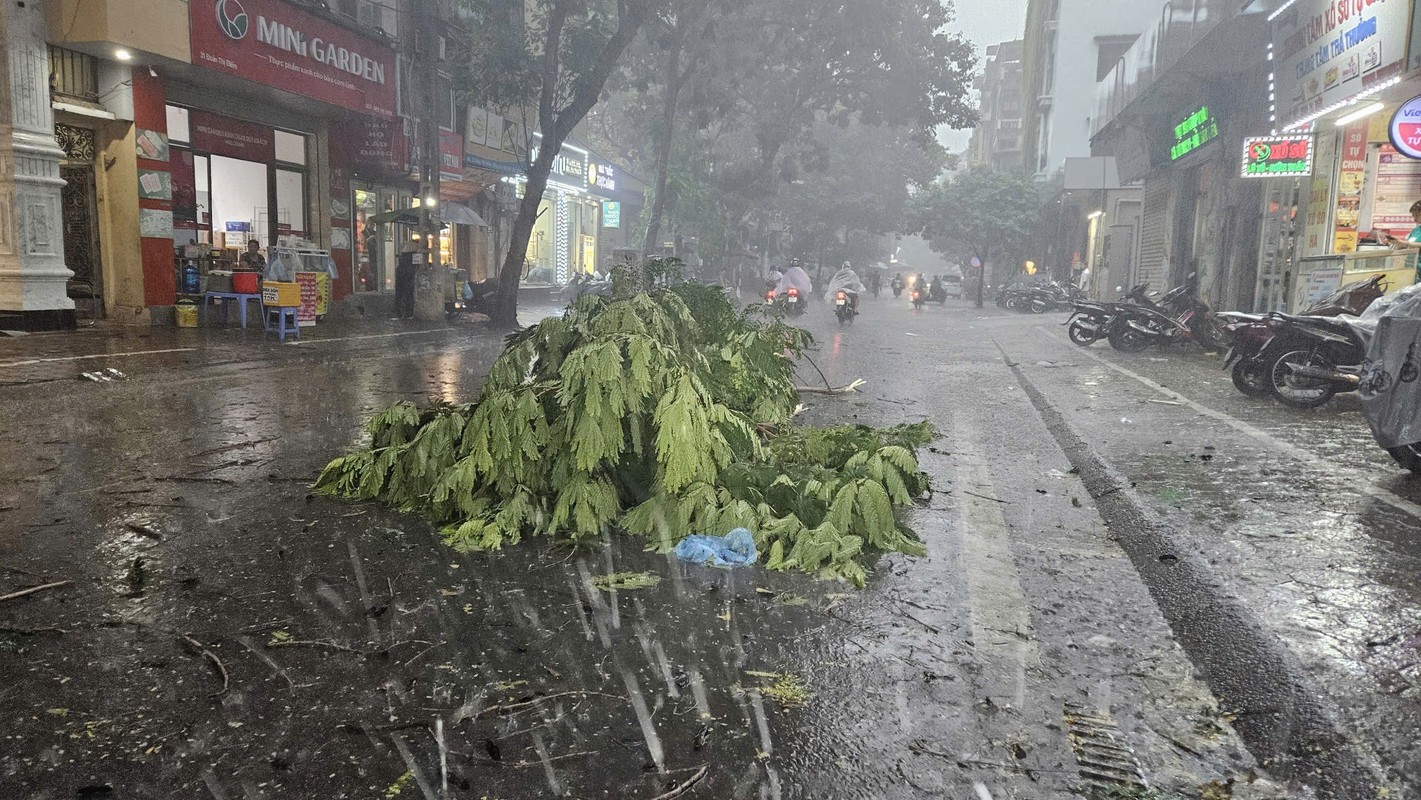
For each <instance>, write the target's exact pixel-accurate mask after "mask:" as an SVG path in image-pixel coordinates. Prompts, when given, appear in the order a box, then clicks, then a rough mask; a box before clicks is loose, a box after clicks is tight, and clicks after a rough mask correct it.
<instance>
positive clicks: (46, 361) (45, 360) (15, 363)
mask: <svg viewBox="0 0 1421 800" xmlns="http://www.w3.org/2000/svg"><path fill="white" fill-rule="evenodd" d="M196 351H197V348H196V347H175V348H173V349H171V350H134V351H130V352H127V353H94V354H93V355H87V356H57V357H55V358H31V359H28V360H25V361H7V362H5V363H3V364H0V369H5V368H7V367H30V366H34V365H35V364H58V363H61V362H64V361H87V360H90V359H95V358H123V357H124V356H155V355H159V354H162V353H193V352H196Z"/></svg>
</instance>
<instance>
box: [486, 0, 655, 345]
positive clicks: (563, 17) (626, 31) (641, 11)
mask: <svg viewBox="0 0 1421 800" xmlns="http://www.w3.org/2000/svg"><path fill="white" fill-rule="evenodd" d="M652 2H653V0H618V2H617V11H618V13H617V30H616V31H615V32H614V33H613V34H612V36H611V38H610V39H608V40H607V44H606V45H605V46H604V47H603V48H602V52H601V53H599V54H598V56H597V61H596V63H595V64H594V65H593V66H592V69H591V70H590V71H589V72H587V73H585V74H582V75H579V76H577V80H574V81H573V86H574V91H573V95H572V97H571V98H569V99H568V102H567V105H566V106H564V107H562V108H558V107H557V106H556V102H557V95H558V93H559V82H558V77H559V75H560V74H561V71H562V68H563V65H562V32H563V27H564V25H565V24H566V22H567V18H568V13H569V6H568V5H566V4H565V2H564V0H553V2H552V3H551V14H550V15H549V17H548V31H547V44H546V46H545V49H544V52H543V79H542V89H541V92H540V94H539V101H538V130H539V131H540V132H541V133H542V134H543V141H542V142H541V143H540V144H539V145H538V157H537V158H536V159H534V161H533V163H532V164H530V165H529V166H528V176H527V177H528V182H527V183H526V184H524V186H523V202H522V203H521V204H520V205H519V206H518V217H517V218H516V219H515V220H514V222H513V231H512V233H511V234H510V236H509V241H508V255H507V256H506V257H505V258H504V259H503V268H502V269H501V270H499V273H498V294H497V295H495V298H494V308H493V314H492V315H491V317H490V319H491V320H492V322H493V324H494V325H499V326H506V327H516V326H517V325H518V286H519V284H520V283H521V282H522V281H523V264H524V262H525V261H527V259H528V242H529V241H531V240H532V238H533V226H534V225H535V224H537V221H538V208H539V206H541V205H542V202H543V193H544V192H545V191H546V190H547V188H548V176H549V175H550V174H551V173H552V171H553V162H554V161H555V160H556V159H557V157H558V154H559V153H560V152H561V151H562V146H563V142H566V141H567V137H569V136H571V135H572V129H573V128H575V127H577V124H578V123H579V122H581V121H582V119H583V117H586V116H587V112H589V111H591V110H592V107H593V106H594V105H596V104H597V99H598V98H599V97H600V96H601V94H602V89H603V87H605V86H606V85H607V78H608V77H609V76H611V74H612V70H613V69H614V68H615V67H616V66H617V62H618V60H620V59H621V57H622V53H623V52H625V51H626V49H627V46H628V45H630V44H631V43H632V40H633V39H635V38H636V36H637V33H639V32H640V31H641V26H642V25H643V24H644V23H645V22H646V17H647V15H648V13H649V8H650V5H651V3H652Z"/></svg>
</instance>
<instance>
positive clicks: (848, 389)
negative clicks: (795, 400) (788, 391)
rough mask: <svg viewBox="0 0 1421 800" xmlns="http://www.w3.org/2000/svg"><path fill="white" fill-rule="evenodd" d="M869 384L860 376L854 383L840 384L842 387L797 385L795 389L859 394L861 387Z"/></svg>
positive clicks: (805, 391) (808, 391)
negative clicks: (822, 387) (821, 387)
mask: <svg viewBox="0 0 1421 800" xmlns="http://www.w3.org/2000/svg"><path fill="white" fill-rule="evenodd" d="M867 385H868V381H866V380H864V379H862V378H859V379H858V380H856V381H854V382H853V383H851V384H849V385H848V386H840V387H837V388H835V387H833V386H827V388H824V389H820V388H818V387H815V386H796V387H794V390H795V391H796V392H799V393H800V394H829V395H837V394H858V393H859V389H861V388H862V387H864V386H867Z"/></svg>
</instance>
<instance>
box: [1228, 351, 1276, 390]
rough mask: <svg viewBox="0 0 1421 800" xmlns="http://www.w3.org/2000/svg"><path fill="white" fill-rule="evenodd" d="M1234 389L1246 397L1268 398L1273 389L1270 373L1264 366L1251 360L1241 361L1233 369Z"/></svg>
mask: <svg viewBox="0 0 1421 800" xmlns="http://www.w3.org/2000/svg"><path fill="white" fill-rule="evenodd" d="M1232 377H1233V382H1234V388H1235V389H1238V390H1239V392H1240V393H1241V394H1243V395H1244V396H1245V397H1267V396H1268V395H1270V394H1272V392H1273V389H1272V387H1271V386H1270V385H1269V383H1268V373H1267V372H1266V371H1265V370H1264V369H1263V367H1262V365H1260V364H1257V363H1255V362H1253V361H1251V360H1249V359H1246V358H1245V359H1241V360H1240V361H1239V362H1238V363H1237V364H1234V368H1233V373H1232Z"/></svg>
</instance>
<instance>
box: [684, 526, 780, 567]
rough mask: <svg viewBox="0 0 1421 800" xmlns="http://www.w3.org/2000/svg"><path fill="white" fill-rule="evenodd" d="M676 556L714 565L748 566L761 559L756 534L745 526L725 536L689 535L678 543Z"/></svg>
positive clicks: (695, 562)
mask: <svg viewBox="0 0 1421 800" xmlns="http://www.w3.org/2000/svg"><path fill="white" fill-rule="evenodd" d="M676 557H677V558H679V559H681V560H682V561H689V562H691V563H692V564H708V565H710V566H712V567H747V566H749V565H751V564H754V563H755V562H756V561H759V560H760V554H759V552H758V551H756V550H755V536H754V534H752V533H750V531H748V530H746V529H744V528H736V529H735V530H733V531H731V532H730V533H729V534H727V535H725V536H688V537H686V538H685V539H684V540H683V541H682V542H681V543H680V544H678V545H676Z"/></svg>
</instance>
